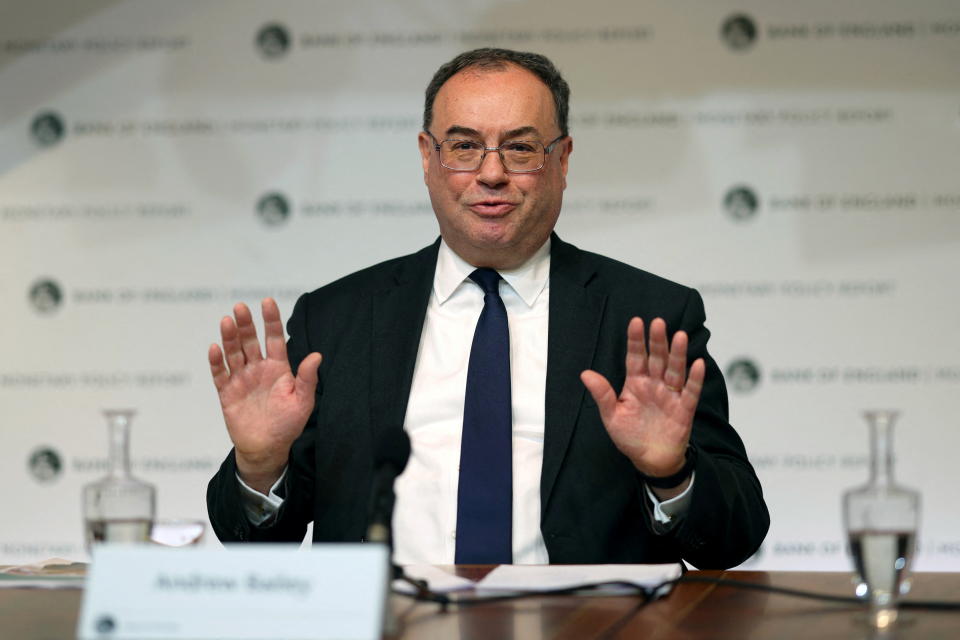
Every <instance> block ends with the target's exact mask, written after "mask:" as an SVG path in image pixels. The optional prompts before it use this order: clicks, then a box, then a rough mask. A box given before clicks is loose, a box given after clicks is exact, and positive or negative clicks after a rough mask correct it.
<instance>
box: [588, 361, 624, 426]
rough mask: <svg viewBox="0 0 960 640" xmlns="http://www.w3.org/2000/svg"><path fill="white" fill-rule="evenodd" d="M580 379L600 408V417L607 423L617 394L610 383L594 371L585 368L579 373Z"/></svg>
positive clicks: (613, 408) (615, 402) (615, 404)
mask: <svg viewBox="0 0 960 640" xmlns="http://www.w3.org/2000/svg"><path fill="white" fill-rule="evenodd" d="M580 381H581V382H583V386H585V387H586V388H587V391H589V392H590V395H591V396H593V401H594V402H596V403H597V408H598V409H599V410H600V419H601V420H603V423H604V424H607V423H608V422H609V421H610V419H611V418H612V417H613V413H614V411H616V408H617V394H616V392H615V391H614V390H613V387H611V386H610V383H609V382H608V381H607V379H606V378H604V377H603V376H602V375H600V374H599V373H597V372H596V371H591V370H589V369H588V370H586V371H584V372H582V373H581V374H580Z"/></svg>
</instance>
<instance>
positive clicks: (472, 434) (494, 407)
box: [455, 268, 513, 564]
mask: <svg viewBox="0 0 960 640" xmlns="http://www.w3.org/2000/svg"><path fill="white" fill-rule="evenodd" d="M470 279H471V280H473V281H474V282H476V283H477V284H478V285H480V287H481V288H482V289H483V311H481V312H480V319H479V320H477V329H476V331H475V332H474V334H473V346H472V347H471V348H470V365H469V367H468V369H467V392H466V395H465V397H464V402H463V435H462V437H461V443H460V484H459V488H458V491H457V552H456V560H455V561H456V563H457V564H510V563H511V562H513V542H512V539H513V535H512V534H513V439H512V438H513V414H512V409H511V404H510V400H511V398H510V329H509V327H508V325H507V309H506V307H504V306H503V300H501V299H500V290H499V287H500V274H499V273H497V272H496V271H494V270H493V269H486V268H483V269H477V270H476V271H474V272H473V273H471V274H470Z"/></svg>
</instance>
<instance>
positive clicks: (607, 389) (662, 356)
mask: <svg viewBox="0 0 960 640" xmlns="http://www.w3.org/2000/svg"><path fill="white" fill-rule="evenodd" d="M650 334H651V335H650V350H649V354H648V352H647V348H646V344H645V340H644V329H643V321H642V320H640V319H639V318H634V319H633V320H632V321H631V322H630V326H629V327H628V329H627V362H626V372H627V376H626V380H625V381H624V384H623V389H622V390H621V392H620V394H619V396H618V395H617V394H616V393H615V391H614V390H613V387H611V386H610V383H609V382H608V381H607V380H606V378H604V377H603V376H601V375H600V374H599V373H596V372H594V371H585V372H583V374H582V375H581V379H582V380H583V383H584V384H585V385H586V387H587V389H588V390H589V391H590V393H591V395H592V396H593V398H594V400H595V401H596V403H597V406H598V407H599V409H600V417H601V419H602V420H603V424H604V426H605V427H606V429H607V433H608V434H609V435H610V439H611V440H613V443H614V444H615V445H616V447H617V449H619V450H620V452H621V453H623V454H624V455H625V456H627V457H628V458H629V459H630V461H631V462H633V464H634V466H635V467H636V468H637V469H638V470H640V471H641V472H642V473H645V474H647V475H651V476H665V475H670V474H672V473H674V472H675V471H677V470H679V468H680V467H682V466H683V460H684V453H685V451H686V447H687V442H688V441H689V439H690V430H691V428H692V425H693V415H694V412H695V411H696V407H697V402H698V401H699V399H700V390H701V388H702V386H703V376H704V370H705V367H704V363H703V360H702V359H698V360H697V361H696V362H694V363H693V365H692V366H691V367H690V375H689V377H687V376H686V351H687V336H686V334H685V333H684V332H682V331H678V332H677V333H676V335H675V336H674V338H673V344H672V345H671V347H669V348H668V345H667V336H666V323H665V322H663V320H660V319H659V318H658V319H656V320H654V321H653V322H652V323H651V326H650ZM684 381H686V382H684Z"/></svg>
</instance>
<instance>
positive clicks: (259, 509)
mask: <svg viewBox="0 0 960 640" xmlns="http://www.w3.org/2000/svg"><path fill="white" fill-rule="evenodd" d="M286 475H287V470H286V469H284V470H283V473H281V474H280V477H279V478H278V479H277V481H276V482H274V483H273V486H272V487H270V493H269V494H267V495H263V494H262V493H260V492H259V491H257V490H256V489H254V488H252V487H251V486H250V485H248V484H247V483H246V482H244V481H243V480H242V479H241V478H240V474H239V473H238V474H237V482H238V483H239V484H240V502H241V504H242V505H243V511H244V513H246V514H247V520H249V521H250V524H252V525H254V526H255V527H262V526H265V525H268V524H270V522H271V521H272V520H273V519H274V518H275V517H276V516H277V512H278V511H280V507H281V505H283V498H281V497H280V496H279V495H277V489H279V488H280V486H281V485H282V484H283V479H284V477H285V476H286Z"/></svg>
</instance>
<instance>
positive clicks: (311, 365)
mask: <svg viewBox="0 0 960 640" xmlns="http://www.w3.org/2000/svg"><path fill="white" fill-rule="evenodd" d="M322 360H323V356H321V355H320V354H319V353H316V352H314V353H311V354H310V355H308V356H307V357H306V358H304V359H303V360H302V361H301V362H300V366H299V367H297V378H296V380H294V383H293V384H294V393H296V394H297V395H298V396H299V397H300V398H302V399H308V398H309V399H310V400H313V395H314V394H315V393H316V391H317V368H318V367H319V366H320V362H321V361H322Z"/></svg>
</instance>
